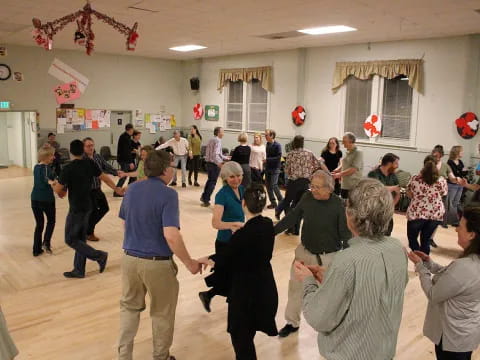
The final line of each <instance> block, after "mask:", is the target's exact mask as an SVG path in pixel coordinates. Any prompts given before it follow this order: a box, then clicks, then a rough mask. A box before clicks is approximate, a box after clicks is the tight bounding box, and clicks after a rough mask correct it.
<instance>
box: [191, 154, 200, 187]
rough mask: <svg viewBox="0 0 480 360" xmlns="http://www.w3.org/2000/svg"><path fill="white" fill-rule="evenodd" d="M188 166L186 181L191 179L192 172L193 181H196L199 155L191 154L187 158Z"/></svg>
mask: <svg viewBox="0 0 480 360" xmlns="http://www.w3.org/2000/svg"><path fill="white" fill-rule="evenodd" d="M189 160H190V161H189V163H188V164H189V166H188V181H190V182H191V181H192V173H193V174H194V177H193V178H194V181H195V182H198V170H200V155H193V158H191V159H189Z"/></svg>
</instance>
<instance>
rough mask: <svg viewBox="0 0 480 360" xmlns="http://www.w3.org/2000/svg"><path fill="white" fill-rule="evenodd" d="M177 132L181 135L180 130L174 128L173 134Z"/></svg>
mask: <svg viewBox="0 0 480 360" xmlns="http://www.w3.org/2000/svg"><path fill="white" fill-rule="evenodd" d="M175 134H178V135H181V134H180V130H173V135H175Z"/></svg>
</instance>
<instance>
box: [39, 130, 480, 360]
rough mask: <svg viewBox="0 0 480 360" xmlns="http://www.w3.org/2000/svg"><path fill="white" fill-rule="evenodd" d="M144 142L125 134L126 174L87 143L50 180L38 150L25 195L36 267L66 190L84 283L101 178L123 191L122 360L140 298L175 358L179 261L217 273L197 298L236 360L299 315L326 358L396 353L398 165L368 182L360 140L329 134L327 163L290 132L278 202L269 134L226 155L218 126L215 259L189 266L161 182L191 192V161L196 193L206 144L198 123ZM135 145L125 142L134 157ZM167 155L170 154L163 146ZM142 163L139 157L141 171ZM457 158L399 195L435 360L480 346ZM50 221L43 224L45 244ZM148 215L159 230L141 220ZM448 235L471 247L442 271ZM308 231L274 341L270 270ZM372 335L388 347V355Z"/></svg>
mask: <svg viewBox="0 0 480 360" xmlns="http://www.w3.org/2000/svg"><path fill="white" fill-rule="evenodd" d="M139 135H141V134H139V133H138V132H137V133H136V131H135V130H134V129H133V126H131V125H130V124H128V125H127V126H126V131H125V133H124V134H123V135H122V137H121V139H120V140H119V154H118V155H120V154H122V155H121V156H119V165H120V168H121V169H122V170H118V171H117V170H116V169H114V168H113V167H111V165H110V164H108V163H107V162H106V161H105V160H104V159H103V158H101V156H99V155H98V154H96V152H95V151H94V146H95V145H94V141H93V140H92V139H91V138H86V139H84V141H80V140H74V141H72V143H71V144H70V153H71V155H72V159H73V160H72V161H71V163H69V164H68V165H66V166H65V167H64V168H63V169H62V171H61V173H60V176H59V177H57V176H56V175H55V172H54V171H52V169H51V167H50V166H49V165H50V164H51V163H52V162H53V160H54V152H55V150H54V148H53V147H52V146H49V145H47V146H44V147H42V148H41V149H40V150H39V154H38V155H39V164H37V165H36V166H35V169H34V189H33V191H32V195H31V199H32V210H33V213H34V215H35V219H36V222H37V225H36V228H35V234H34V246H33V254H34V256H38V255H40V254H41V253H42V252H43V251H47V252H51V237H52V233H53V229H54V226H55V197H54V195H53V194H54V192H55V193H56V194H57V195H58V196H59V197H61V198H62V197H64V196H66V195H67V193H68V199H69V204H70V209H69V212H68V215H67V221H66V225H65V242H66V243H67V244H68V245H69V246H70V247H72V248H73V249H74V250H75V257H74V265H73V269H72V270H71V271H67V272H65V273H64V276H65V277H68V278H83V277H85V262H86V259H90V260H92V261H96V262H97V263H98V265H99V272H100V273H101V272H103V271H104V270H105V267H106V264H107V259H108V254H107V253H106V252H103V251H100V250H96V249H94V248H93V247H91V246H90V245H89V244H87V240H90V241H96V240H98V237H96V236H95V234H94V229H95V225H96V224H97V223H98V222H99V221H100V219H101V218H102V217H103V216H104V215H105V214H106V212H108V202H107V201H106V198H105V195H104V194H103V192H102V191H101V186H100V185H101V182H102V181H103V182H105V183H106V184H107V186H109V187H110V188H112V189H113V190H114V192H115V194H117V196H124V198H123V201H122V205H121V210H120V218H121V219H123V220H124V221H125V236H124V243H123V250H124V255H123V258H122V298H121V306H120V309H121V310H120V338H119V345H118V353H119V359H122V360H123V359H132V354H133V344H134V338H135V335H136V332H137V329H138V326H139V321H140V313H141V312H142V311H143V310H144V309H145V306H146V305H145V296H146V294H147V293H148V294H149V297H150V316H151V318H152V332H153V334H152V337H153V358H154V359H161V360H164V359H174V357H173V356H172V355H171V354H170V350H169V349H170V347H171V344H172V341H173V329H174V321H175V309H176V305H177V299H178V287H179V284H178V281H177V279H176V275H177V271H178V269H177V266H176V264H175V262H174V260H173V255H176V256H177V258H178V259H180V261H181V262H182V263H183V264H184V265H185V266H186V267H187V269H188V270H189V271H190V272H191V273H192V274H196V273H199V272H202V270H204V269H206V268H207V267H211V270H212V272H211V273H210V275H208V276H207V277H206V278H205V282H206V285H207V286H208V287H209V288H210V289H208V290H205V291H202V292H201V293H200V294H199V297H200V300H201V303H202V305H203V307H204V308H205V310H206V311H208V312H210V311H211V310H212V309H211V305H212V299H213V298H214V297H215V296H223V297H226V299H227V302H228V326H227V331H228V332H229V334H230V336H231V341H232V345H233V348H234V351H235V354H236V358H237V359H256V351H255V346H254V337H255V333H256V332H257V331H261V332H264V333H266V334H267V335H269V336H275V335H279V336H280V337H286V336H289V335H290V334H291V333H294V332H296V331H297V330H298V329H299V326H300V318H301V316H300V314H301V312H302V310H303V314H304V317H305V320H306V321H307V323H309V324H310V325H311V326H312V327H313V328H314V329H315V330H316V331H317V332H318V347H319V350H320V353H321V354H322V355H323V356H325V358H327V359H391V358H393V357H394V355H395V348H396V341H397V335H398V330H399V326H400V321H401V317H402V311H403V299H404V290H405V287H406V284H407V281H408V275H407V256H406V255H405V251H404V249H403V248H402V246H401V244H400V242H399V241H398V240H396V239H394V238H392V237H390V234H391V233H392V229H393V220H392V218H393V210H394V205H395V203H396V202H398V200H399V196H400V186H399V181H398V179H397V178H396V176H395V172H396V170H397V169H398V166H399V157H398V156H397V155H395V154H392V153H388V154H386V155H384V156H383V157H382V159H381V163H380V164H379V166H378V167H377V168H375V169H374V170H372V171H371V172H370V173H369V174H368V177H369V178H363V177H362V172H363V154H362V152H361V151H360V150H359V149H358V148H357V146H356V138H355V135H354V134H352V133H346V134H345V135H344V136H343V139H342V143H343V146H344V147H345V149H346V154H345V155H343V154H342V152H341V150H340V146H339V141H338V140H337V139H336V138H331V139H329V141H328V143H327V146H326V148H325V149H324V150H323V151H322V154H321V157H320V158H317V157H316V156H315V155H314V154H313V153H312V152H311V151H309V150H307V149H304V139H303V137H302V136H296V137H295V138H294V140H293V143H292V151H291V152H289V153H288V154H287V156H286V163H285V167H284V168H285V173H286V177H287V179H288V180H287V186H286V193H285V197H283V196H282V193H281V192H280V189H279V187H278V178H279V175H280V168H281V159H282V149H281V145H280V144H279V143H278V142H277V141H276V140H275V137H276V136H275V135H276V134H275V131H273V130H266V131H265V139H266V141H267V146H266V147H265V146H263V144H262V137H261V135H260V134H256V135H255V137H254V143H253V144H252V145H247V143H248V138H247V136H246V134H240V136H239V143H240V145H239V146H238V147H237V148H236V149H234V151H233V153H232V158H230V157H229V156H228V155H224V153H223V151H222V143H221V139H222V137H223V135H224V132H223V129H222V128H215V130H214V137H213V139H211V140H209V142H208V143H207V146H206V154H205V160H206V168H207V173H208V180H207V182H206V184H205V188H204V191H203V193H202V196H201V205H202V206H205V207H207V206H210V198H211V196H212V193H213V191H214V189H215V185H216V183H217V178H218V177H219V176H220V177H221V179H222V181H223V186H222V188H221V189H220V190H219V191H218V193H217V194H216V195H215V202H214V207H213V215H212V225H213V227H214V228H215V229H217V230H218V232H217V237H216V241H215V253H214V254H212V255H208V256H205V257H203V258H200V259H197V260H195V259H192V258H191V256H190V255H189V252H188V250H187V248H186V246H185V244H184V242H183V239H182V235H181V233H180V214H179V204H178V195H177V192H176V191H175V190H174V189H173V188H171V187H169V186H168V185H170V186H175V185H176V181H175V179H176V172H177V171H176V168H177V166H178V164H180V166H181V168H182V186H183V187H186V162H187V158H190V160H193V161H191V163H192V164H193V165H192V167H191V172H190V174H189V185H192V183H193V184H194V185H195V186H199V184H198V169H199V167H200V166H199V162H200V149H201V142H202V138H201V136H200V133H199V131H198V129H197V128H196V127H192V129H191V134H190V136H189V138H188V140H187V139H184V138H182V137H181V136H180V133H179V132H174V137H173V138H172V139H170V140H168V141H167V142H165V143H164V144H159V146H158V148H159V149H158V150H153V148H150V147H149V148H147V147H144V148H142V147H141V145H140V144H139V139H140V136H139ZM135 137H136V139H135ZM127 138H128V139H129V141H131V142H130V143H129V145H128V149H127V145H126V144H127V141H126V139H127ZM121 143H122V144H124V145H121ZM133 143H137V144H133ZM165 148H167V149H169V150H170V153H169V152H166V151H163V150H161V149H165ZM127 150H128V151H129V152H128V155H129V156H128V157H127ZM138 153H141V161H140V163H138V164H137V163H135V161H136V160H135V159H136V158H137V156H136V155H137V154H138ZM134 155H135V156H134ZM462 155H463V149H462V148H461V147H454V148H452V151H451V153H450V159H449V162H448V164H446V165H445V163H443V162H442V161H441V158H442V156H443V147H441V146H440V145H437V146H436V147H435V148H434V149H433V151H432V155H429V156H427V157H426V158H425V161H424V165H423V168H422V170H421V171H420V173H419V174H418V175H415V176H413V177H412V178H411V180H410V181H409V183H408V185H407V188H406V194H407V195H408V196H409V197H410V198H411V202H410V205H409V207H408V210H407V237H408V242H409V247H410V249H411V251H410V252H409V253H408V258H409V259H410V260H411V261H412V263H414V264H415V271H416V272H417V273H418V274H419V277H420V281H421V286H422V289H423V291H424V292H425V294H426V296H427V298H428V300H429V305H428V309H427V315H426V319H425V326H424V335H425V336H427V337H428V338H429V339H430V340H431V341H432V342H433V343H434V344H435V352H436V355H437V359H470V358H471V353H472V351H474V350H475V349H476V348H477V346H478V344H479V343H480V327H479V326H478V324H479V323H480V300H478V299H480V296H479V295H480V280H478V276H477V274H478V272H479V270H480V228H479V225H480V208H479V207H475V206H476V205H477V204H478V203H477V202H476V199H477V198H480V197H479V196H478V194H479V192H480V184H474V183H471V184H470V183H468V182H467V180H466V178H465V175H466V173H465V169H464V166H463V163H462V162H461V157H462ZM234 160H237V161H234ZM478 171H480V168H479V169H478ZM192 173H193V174H194V175H195V177H194V182H192V181H191V175H192ZM107 174H111V175H114V176H119V177H120V178H121V179H120V180H124V181H125V178H126V177H130V179H131V181H130V185H129V186H128V191H126V192H125V189H123V188H122V185H123V182H124V181H123V182H122V181H119V183H118V184H117V186H116V185H115V184H114V183H113V181H112V179H111V178H110V177H109V176H108V175H107ZM263 175H264V176H265V185H266V191H265V190H264V186H263ZM134 178H140V179H139V180H140V181H138V180H137V181H134V180H132V179H134ZM454 185H455V186H454ZM460 188H461V189H462V194H463V189H469V190H472V191H474V196H473V197H472V199H471V200H470V204H469V206H467V205H465V206H463V207H462V205H461V200H460V199H461V198H462V197H461V196H459V193H460V191H459V189H460ZM152 194H156V195H158V196H155V197H152ZM267 195H268V199H269V201H270V204H269V205H268V206H267ZM338 195H340V196H338ZM342 199H343V201H342ZM477 200H478V199H477ZM477 206H478V205H477ZM265 207H267V208H270V209H275V216H276V217H277V218H280V216H281V214H282V212H283V211H285V216H284V217H283V218H282V219H281V220H280V221H279V222H278V223H276V224H274V223H273V222H272V221H271V220H270V219H269V218H268V217H264V216H263V215H262V211H263V209H264V208H265ZM43 214H45V215H46V217H47V227H46V230H45V233H44V234H43V228H44V215H43ZM151 214H155V216H154V217H152V216H151ZM146 218H149V219H150V220H149V221H148V222H145V221H144V219H146ZM441 224H442V225H447V226H448V225H453V226H456V231H457V234H458V243H459V246H460V247H461V248H462V249H463V253H462V255H461V257H460V258H459V259H457V260H455V261H453V262H452V263H451V264H450V265H448V266H445V267H443V266H440V265H438V264H436V263H434V262H433V261H432V259H431V257H430V255H429V253H430V244H432V241H433V240H432V237H433V236H434V234H435V231H436V228H437V227H438V226H439V225H441ZM300 227H301V230H302V231H301V238H300V244H299V245H298V246H297V248H296V250H295V254H294V260H293V262H292V265H291V273H290V280H289V284H288V300H287V306H286V311H285V320H286V325H285V326H284V327H283V328H282V329H280V331H278V330H277V326H276V323H275V316H276V312H277V307H278V294H277V287H276V284H275V280H274V276H273V271H272V267H271V265H270V260H271V258H272V253H273V244H274V241H275V235H277V234H280V233H282V232H284V231H287V233H289V234H299V233H300V232H299V230H300ZM42 234H43V239H42ZM419 236H420V243H419V242H418V237H419ZM432 275H433V276H432ZM378 339H382V345H381V346H380V345H379V343H378Z"/></svg>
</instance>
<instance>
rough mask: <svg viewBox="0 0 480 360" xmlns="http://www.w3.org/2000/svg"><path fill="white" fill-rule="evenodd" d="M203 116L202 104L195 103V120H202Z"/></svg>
mask: <svg viewBox="0 0 480 360" xmlns="http://www.w3.org/2000/svg"><path fill="white" fill-rule="evenodd" d="M202 116H203V107H202V105H201V104H195V106H194V107H193V118H194V119H195V120H200V119H201V118H202Z"/></svg>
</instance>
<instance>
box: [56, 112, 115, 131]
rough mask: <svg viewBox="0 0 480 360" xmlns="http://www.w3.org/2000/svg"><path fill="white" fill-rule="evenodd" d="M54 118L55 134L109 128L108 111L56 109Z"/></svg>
mask: <svg viewBox="0 0 480 360" xmlns="http://www.w3.org/2000/svg"><path fill="white" fill-rule="evenodd" d="M56 117H57V134H63V133H65V132H66V131H81V130H98V129H108V128H110V110H98V109H81V108H77V109H60V108H57V110H56Z"/></svg>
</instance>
